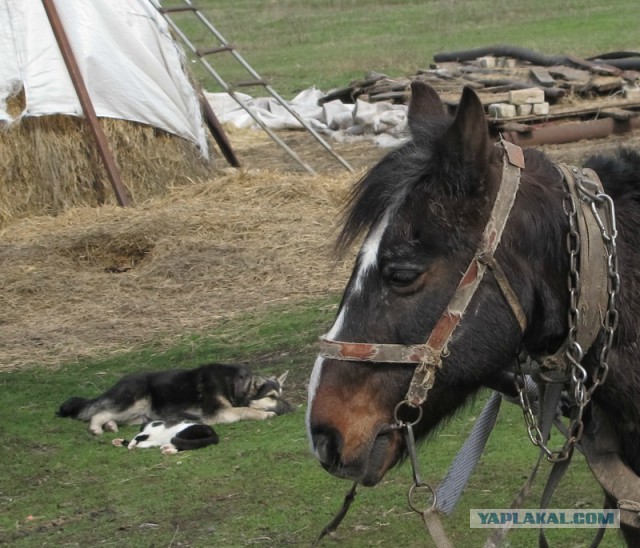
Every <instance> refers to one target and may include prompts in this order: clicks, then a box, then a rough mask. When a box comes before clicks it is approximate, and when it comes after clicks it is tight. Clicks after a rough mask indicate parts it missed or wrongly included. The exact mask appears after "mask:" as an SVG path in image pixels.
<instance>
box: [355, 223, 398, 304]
mask: <svg viewBox="0 0 640 548" xmlns="http://www.w3.org/2000/svg"><path fill="white" fill-rule="evenodd" d="M388 224H389V213H388V212H387V213H385V215H384V217H382V219H381V220H380V222H379V223H378V224H377V226H376V227H375V229H373V230H372V231H371V233H370V234H369V236H368V237H367V239H366V240H365V242H364V244H362V249H360V265H359V268H358V275H357V276H356V281H355V283H354V284H353V292H355V293H359V292H360V291H362V286H363V283H364V278H365V276H366V275H367V272H369V270H371V268H372V267H373V266H375V265H376V264H377V263H378V253H379V252H380V242H381V241H382V236H384V232H385V230H386V229H387V226H388Z"/></svg>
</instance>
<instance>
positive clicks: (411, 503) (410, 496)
mask: <svg viewBox="0 0 640 548" xmlns="http://www.w3.org/2000/svg"><path fill="white" fill-rule="evenodd" d="M419 487H424V488H425V489H427V490H428V491H430V493H431V496H432V497H433V498H432V501H431V505H430V507H429V508H425V509H424V510H420V509H419V508H418V507H417V506H416V504H415V503H414V501H413V496H414V493H415V491H416V489H418V488H419ZM407 500H408V502H409V507H410V508H411V509H412V510H413V511H414V512H417V513H418V514H424V513H425V512H426V511H427V510H430V509H433V508H435V507H436V502H437V495H436V492H435V490H434V489H433V487H431V486H430V485H429V484H428V483H424V482H421V483H416V484H414V485H412V486H411V487H410V488H409V493H408V494H407Z"/></svg>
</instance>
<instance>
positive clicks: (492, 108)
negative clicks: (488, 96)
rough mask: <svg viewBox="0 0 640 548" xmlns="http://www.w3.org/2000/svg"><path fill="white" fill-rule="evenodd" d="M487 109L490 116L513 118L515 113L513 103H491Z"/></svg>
mask: <svg viewBox="0 0 640 548" xmlns="http://www.w3.org/2000/svg"><path fill="white" fill-rule="evenodd" d="M488 110H489V116H491V117H492V118H513V117H514V116H515V115H516V107H515V105H510V104H509V103H493V104H491V105H489V108H488Z"/></svg>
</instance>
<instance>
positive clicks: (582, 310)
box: [536, 164, 611, 369]
mask: <svg viewBox="0 0 640 548" xmlns="http://www.w3.org/2000/svg"><path fill="white" fill-rule="evenodd" d="M558 168H559V169H560V171H561V173H562V176H563V177H564V179H565V182H566V184H567V187H568V189H569V192H570V193H571V196H572V197H573V200H574V203H575V204H576V209H577V220H578V230H579V233H580V272H579V275H580V294H579V295H578V312H579V314H580V325H579V326H578V330H577V332H576V342H577V343H578V344H579V345H580V347H581V348H582V350H583V351H584V352H585V353H586V352H587V350H588V349H589V348H590V347H591V345H592V344H593V342H594V341H595V339H596V337H597V336H598V333H599V332H600V329H601V328H602V325H603V319H604V315H605V312H606V310H607V299H608V293H607V280H608V269H607V250H606V248H605V244H604V241H603V239H602V233H601V231H600V227H599V226H598V223H597V221H596V219H595V217H594V215H593V212H592V211H591V204H590V201H586V200H584V199H582V194H581V192H580V190H579V188H578V185H577V183H576V178H578V177H580V178H582V179H586V180H588V181H589V183H590V184H591V185H593V186H594V187H595V188H597V190H598V191H599V192H601V193H603V192H604V189H603V186H602V183H601V182H600V179H599V177H598V175H597V174H596V172H595V171H593V170H592V169H587V168H578V167H573V166H567V165H564V164H559V165H558ZM610 228H611V227H609V226H607V230H608V231H610ZM567 344H568V343H567V341H565V343H563V344H562V345H561V346H560V348H559V349H558V350H557V351H556V352H555V353H554V354H551V355H549V356H544V357H540V358H536V361H538V362H539V363H541V364H542V365H543V367H545V368H547V369H566V367H567V360H566V352H567Z"/></svg>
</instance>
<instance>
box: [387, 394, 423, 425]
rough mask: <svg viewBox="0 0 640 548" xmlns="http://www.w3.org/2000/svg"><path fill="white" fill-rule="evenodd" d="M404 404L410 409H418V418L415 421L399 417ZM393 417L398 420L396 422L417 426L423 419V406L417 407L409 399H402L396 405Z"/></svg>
mask: <svg viewBox="0 0 640 548" xmlns="http://www.w3.org/2000/svg"><path fill="white" fill-rule="evenodd" d="M403 405H406V406H407V407H409V408H410V409H414V410H416V411H417V413H418V417H417V418H416V420H414V421H413V422H407V421H402V420H400V418H399V417H398V411H399V410H400V408H401V407H402V406H403ZM393 419H394V420H395V421H396V424H409V425H411V426H415V425H416V424H418V423H419V422H420V421H421V420H422V407H420V406H418V407H416V406H414V405H411V404H410V403H409V402H408V401H407V400H402V401H401V402H400V403H399V404H398V405H396V408H395V409H394V410H393Z"/></svg>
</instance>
